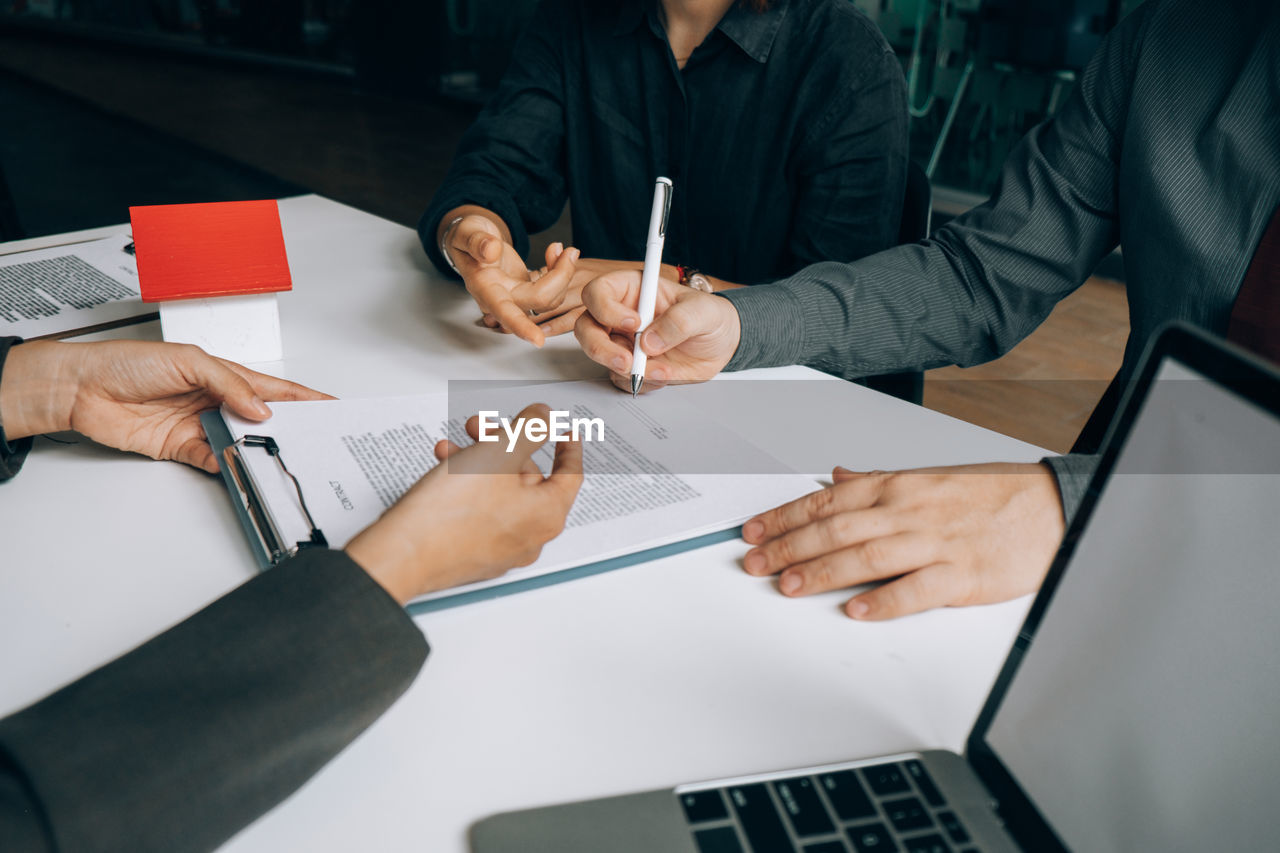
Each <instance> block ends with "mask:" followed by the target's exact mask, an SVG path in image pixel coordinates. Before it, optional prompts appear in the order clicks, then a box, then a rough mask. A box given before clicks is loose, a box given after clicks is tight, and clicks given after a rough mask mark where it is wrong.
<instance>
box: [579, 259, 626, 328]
mask: <svg viewBox="0 0 1280 853" xmlns="http://www.w3.org/2000/svg"><path fill="white" fill-rule="evenodd" d="M639 301H640V271H639V270H615V271H614V272H610V273H605V274H604V275H602V276H600V277H599V278H596V279H592V280H591V281H589V282H587V285H586V287H584V288H583V289H582V304H583V305H585V306H586V308H587V313H588V314H590V315H591V316H592V317H594V318H595V320H596V322H597V323H599V324H600V325H601V326H605V327H606V328H610V329H622V330H624V331H635V330H636V329H638V328H640V314H639V313H637V311H636V309H635V306H636V305H637V304H638V303H639Z"/></svg>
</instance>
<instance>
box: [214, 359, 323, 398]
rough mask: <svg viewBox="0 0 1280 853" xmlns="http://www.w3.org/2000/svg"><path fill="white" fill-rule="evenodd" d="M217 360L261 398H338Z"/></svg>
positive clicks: (242, 366) (231, 362)
mask: <svg viewBox="0 0 1280 853" xmlns="http://www.w3.org/2000/svg"><path fill="white" fill-rule="evenodd" d="M217 360H218V361H219V362H220V363H221V364H223V365H225V366H226V367H227V368H228V369H229V370H231V371H233V372H234V373H235V374H236V375H238V376H240V377H241V378H242V379H244V380H245V381H246V382H248V383H249V385H250V386H252V387H253V390H254V392H255V393H256V394H257V395H258V397H260V398H261V399H263V400H271V401H275V402H284V401H295V400H336V399H338V398H337V397H334V396H333V395H331V394H326V393H324V392H323V391H317V390H315V389H314V388H308V387H307V386H306V385H299V384H298V383H297V382H290V381H289V380H287V379H280V378H279V377H276V376H269V375H268V374H266V373H259V372H258V371H256V370H250V369H249V368H247V367H245V366H244V365H242V364H236V363H235V362H234V361H227V360H226V359H224V358H220V359H217Z"/></svg>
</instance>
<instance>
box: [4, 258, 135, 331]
mask: <svg viewBox="0 0 1280 853" xmlns="http://www.w3.org/2000/svg"><path fill="white" fill-rule="evenodd" d="M132 243H133V240H132V238H131V237H129V235H127V234H117V235H114V236H112V237H106V238H103V239H101V240H90V241H88V242H84V243H72V244H69V245H66V246H55V247H53V248H49V249H36V250H33V251H29V252H15V253H13V254H10V255H0V335H18V336H19V337H23V338H27V339H28V340H31V339H33V338H44V337H64V336H66V335H70V334H85V333H88V332H93V331H99V330H101V329H109V328H112V327H114V326H122V325H125V324H127V323H132V322H141V321H142V320H146V319H151V318H153V317H155V316H157V314H156V307H155V306H154V305H146V304H144V303H143V301H142V295H141V291H140V290H139V289H138V264H137V262H136V261H135V260H134V257H133V255H132V254H130V253H129V252H128V251H126V248H127V247H129V246H131V245H132Z"/></svg>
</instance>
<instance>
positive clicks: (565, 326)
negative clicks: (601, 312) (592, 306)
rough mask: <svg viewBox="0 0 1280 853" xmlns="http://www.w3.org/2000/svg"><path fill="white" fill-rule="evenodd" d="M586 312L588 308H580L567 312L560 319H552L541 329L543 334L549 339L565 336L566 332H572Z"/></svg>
mask: <svg viewBox="0 0 1280 853" xmlns="http://www.w3.org/2000/svg"><path fill="white" fill-rule="evenodd" d="M586 310H587V309H586V308H583V307H582V306H578V307H577V308H574V309H573V310H572V311H566V312H565V313H563V314H561V315H560V316H559V317H553V318H551V319H550V320H548V321H546V322H545V323H543V324H542V325H541V326H540V327H539V328H540V329H542V334H544V335H546V336H547V337H548V338H553V337H555V336H556V335H563V334H564V333H565V332H572V331H573V327H574V326H576V325H577V323H578V318H579V317H581V316H582V315H583V313H584V312H585V311H586ZM539 319H541V318H539Z"/></svg>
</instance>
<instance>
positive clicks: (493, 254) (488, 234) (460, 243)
mask: <svg viewBox="0 0 1280 853" xmlns="http://www.w3.org/2000/svg"><path fill="white" fill-rule="evenodd" d="M449 246H450V248H453V249H456V250H458V251H460V252H462V253H464V254H466V255H468V256H469V257H470V258H471V260H473V261H475V262H476V263H479V264H496V263H497V262H498V261H500V260H501V259H502V235H501V234H499V233H498V228H497V226H496V225H494V224H493V223H492V222H490V221H489V220H488V219H486V218H485V217H483V216H468V217H466V218H465V219H463V220H462V221H461V222H459V223H458V227H457V228H455V229H453V239H452V242H450V244H449Z"/></svg>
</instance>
